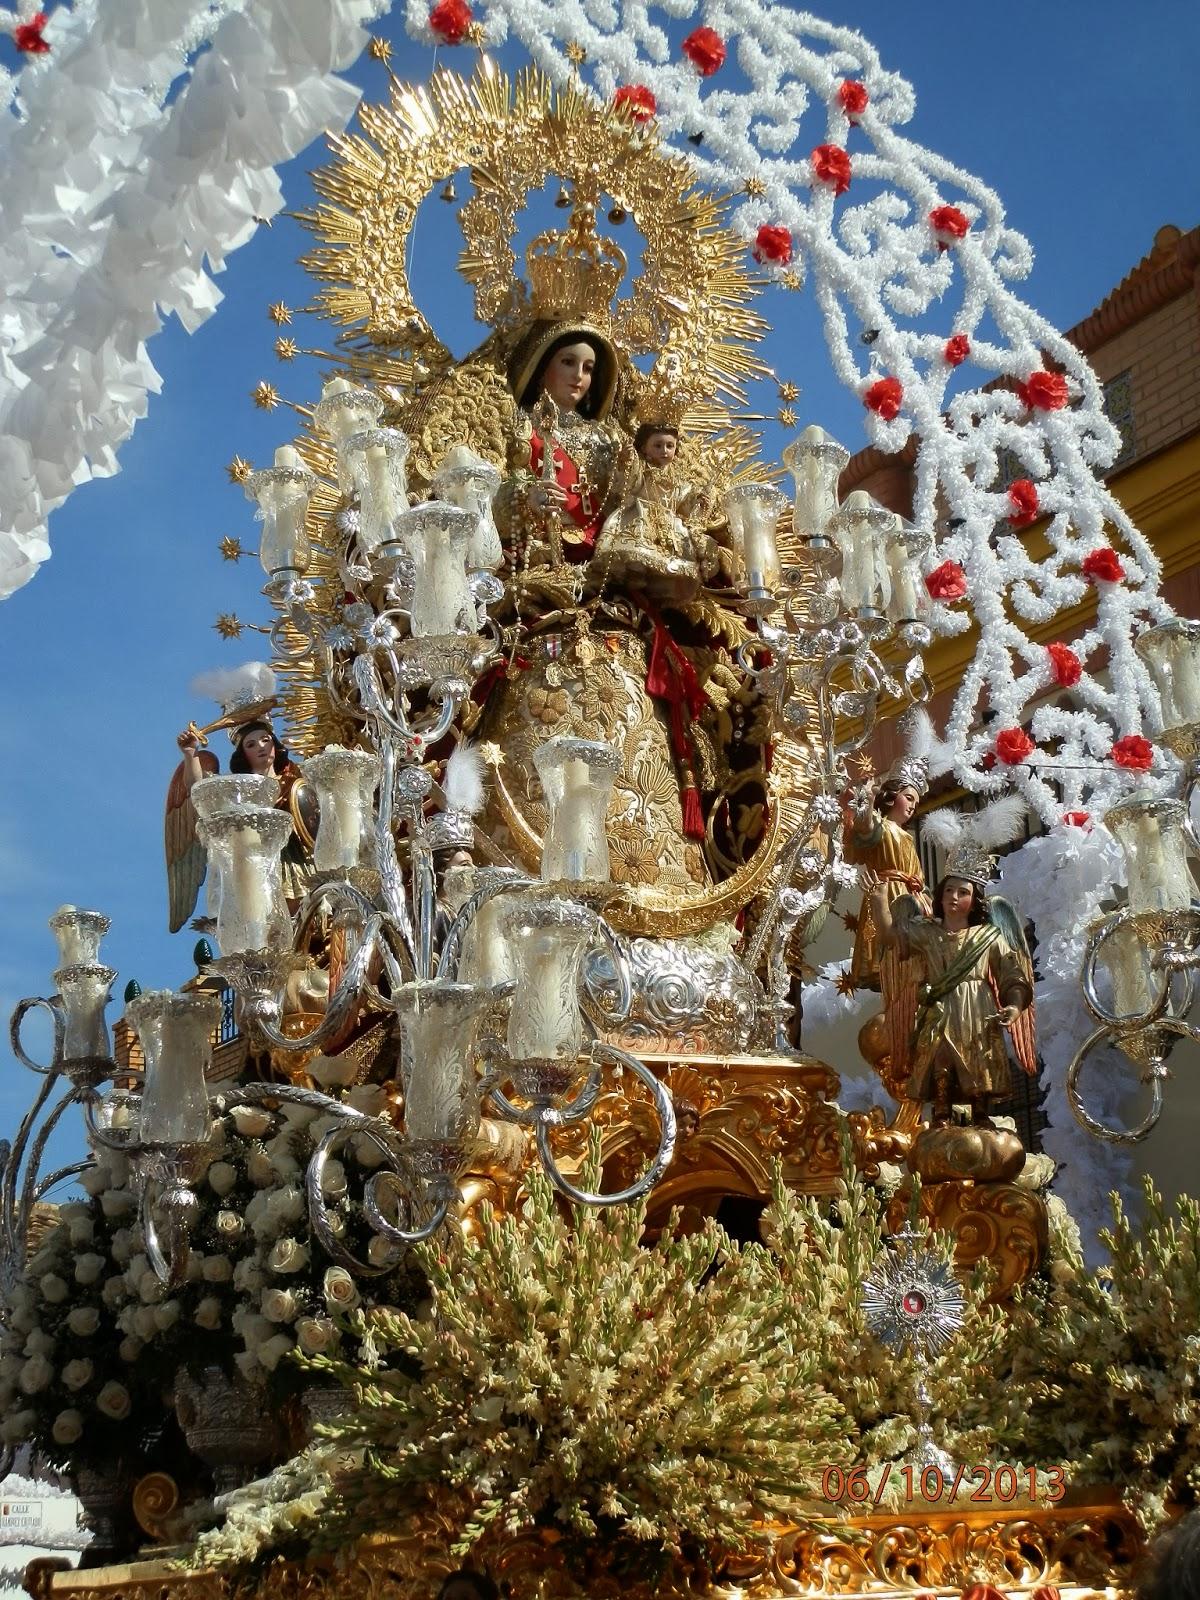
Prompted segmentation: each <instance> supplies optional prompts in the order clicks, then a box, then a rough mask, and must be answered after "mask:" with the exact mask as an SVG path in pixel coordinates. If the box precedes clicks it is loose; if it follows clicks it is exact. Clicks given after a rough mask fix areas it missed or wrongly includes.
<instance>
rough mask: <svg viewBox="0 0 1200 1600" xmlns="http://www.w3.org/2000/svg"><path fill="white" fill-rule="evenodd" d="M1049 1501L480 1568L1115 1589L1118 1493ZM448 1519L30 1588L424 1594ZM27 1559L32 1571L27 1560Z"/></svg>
mask: <svg viewBox="0 0 1200 1600" xmlns="http://www.w3.org/2000/svg"><path fill="white" fill-rule="evenodd" d="M1069 1498H1072V1499H1073V1500H1074V1503H1072V1504H1068V1503H1066V1502H1064V1503H1062V1504H1060V1505H1058V1506H1054V1507H1050V1508H1048V1509H1035V1508H1032V1507H1029V1506H1024V1507H1021V1506H1015V1505H1014V1506H997V1505H994V1506H991V1507H982V1506H981V1507H978V1508H971V1509H970V1510H966V1511H958V1510H955V1511H931V1510H929V1509H928V1508H924V1507H923V1508H922V1515H921V1516H920V1517H919V1518H917V1517H907V1518H906V1517H903V1516H899V1517H898V1516H871V1517H847V1518H846V1519H845V1521H844V1524H843V1525H842V1526H841V1527H840V1528H839V1529H838V1530H837V1532H821V1533H812V1532H798V1531H796V1530H788V1529H786V1528H780V1529H776V1530H773V1531H774V1533H775V1538H774V1541H773V1544H772V1545H771V1547H770V1548H769V1550H767V1549H764V1552H763V1553H762V1554H759V1555H757V1556H744V1557H739V1558H736V1559H731V1560H729V1561H727V1562H726V1563H725V1564H724V1566H723V1567H722V1568H721V1569H720V1570H719V1571H718V1572H717V1573H716V1574H715V1576H714V1577H713V1580H712V1582H711V1583H708V1582H707V1581H706V1580H705V1579H704V1578H703V1576H702V1575H701V1574H700V1573H689V1574H686V1575H678V1574H677V1575H674V1576H672V1575H667V1576H665V1577H661V1578H656V1579H655V1580H653V1581H645V1582H638V1581H634V1580H632V1579H631V1578H630V1577H629V1575H628V1574H625V1573H622V1574H620V1575H618V1574H613V1573H608V1572H606V1571H604V1570H603V1565H602V1563H603V1556H604V1552H603V1551H602V1550H601V1549H600V1548H599V1547H597V1551H596V1556H597V1570H596V1571H594V1572H592V1573H590V1574H588V1575H587V1576H586V1577H584V1576H582V1575H581V1574H579V1572H578V1571H577V1570H573V1569H572V1568H571V1566H570V1565H569V1563H568V1561H567V1558H566V1554H565V1549H564V1546H563V1544H562V1542H561V1540H560V1539H559V1538H558V1537H557V1536H556V1535H554V1534H552V1533H546V1532H540V1531H539V1532H537V1533H532V1534H529V1535H527V1536H525V1537H522V1538H519V1539H507V1540H503V1541H497V1542H494V1543H492V1544H490V1545H488V1546H487V1547H486V1548H481V1550H480V1552H479V1557H478V1560H477V1561H476V1563H475V1567H476V1570H477V1571H478V1570H484V1571H486V1572H487V1573H488V1574H489V1576H490V1577H491V1578H492V1579H493V1581H495V1582H496V1583H498V1584H499V1585H500V1587H501V1591H502V1593H504V1594H506V1595H507V1596H509V1597H510V1600H617V1597H620V1600H652V1597H656V1600H686V1597H690V1596H695V1595H699V1594H709V1595H711V1596H713V1597H714V1600H735V1597H736V1600H777V1597H782V1596H784V1595H797V1594H808V1595H831V1596H838V1597H840V1600H901V1597H905V1600H914V1596H916V1595H917V1594H924V1595H936V1596H951V1595H952V1596H955V1597H957V1596H959V1595H961V1593H962V1592H963V1590H965V1589H968V1588H970V1587H971V1586H972V1585H973V1584H991V1585H993V1586H994V1587H995V1588H996V1589H998V1590H999V1591H1000V1593H1001V1594H1003V1595H1004V1596H1006V1597H1009V1600H1016V1597H1018V1596H1020V1597H1026V1596H1031V1595H1032V1594H1033V1592H1034V1590H1036V1589H1037V1588H1038V1587H1039V1586H1042V1585H1047V1584H1052V1585H1054V1586H1055V1587H1056V1588H1057V1590H1058V1592H1059V1595H1060V1596H1061V1600H1100V1597H1101V1596H1104V1597H1106V1600H1114V1597H1115V1596H1119V1595H1121V1594H1124V1593H1127V1592H1128V1591H1129V1588H1130V1584H1131V1581H1132V1577H1133V1573H1134V1568H1135V1565H1136V1562H1137V1560H1138V1558H1139V1557H1140V1555H1141V1552H1142V1543H1141V1539H1140V1536H1139V1534H1138V1531H1137V1528H1136V1525H1135V1524H1134V1522H1133V1521H1132V1519H1131V1518H1130V1516H1129V1514H1128V1513H1127V1512H1126V1511H1125V1510H1124V1509H1123V1508H1122V1507H1121V1505H1120V1503H1119V1499H1118V1497H1117V1495H1116V1494H1115V1492H1114V1493H1111V1494H1110V1493H1101V1492H1100V1491H1096V1492H1094V1493H1093V1495H1092V1496H1091V1498H1090V1499H1089V1500H1087V1501H1086V1502H1085V1501H1083V1500H1082V1499H1080V1498H1078V1497H1069ZM453 1538H454V1533H453V1529H451V1528H449V1527H448V1526H447V1525H446V1523H445V1522H443V1521H440V1520H438V1521H435V1520H434V1519H432V1518H431V1519H430V1521H429V1522H428V1523H427V1525H426V1526H425V1527H423V1528H422V1529H420V1530H418V1531H414V1532H413V1533H411V1534H408V1535H406V1536H404V1537H396V1538H379V1539H373V1540H371V1541H369V1542H367V1543H365V1544H364V1545H363V1546H361V1547H360V1548H359V1550H358V1552H357V1553H356V1554H355V1556H354V1557H353V1559H351V1560H350V1561H348V1562H347V1563H346V1564H345V1565H344V1566H339V1567H338V1568H337V1569H336V1570H334V1568H333V1567H332V1565H331V1564H329V1563H327V1562H321V1563H319V1564H316V1565H314V1566H312V1567H307V1566H304V1565H302V1564H300V1563H297V1562H279V1563H277V1564H275V1565H274V1566H272V1567H270V1568H268V1569H266V1570H265V1571H263V1572H261V1573H259V1574H258V1575H257V1577H256V1579H255V1580H254V1581H253V1582H249V1581H247V1583H246V1584H245V1586H242V1585H241V1584H239V1583H238V1582H237V1581H236V1580H234V1579H232V1578H230V1577H225V1576H223V1575H220V1574H218V1573H214V1572H184V1571H180V1570H179V1569H178V1568H177V1567H175V1566H173V1565H171V1564H170V1563H167V1562H164V1561H146V1562H141V1563H138V1564H135V1565H132V1566H123V1567H108V1568H98V1569H95V1570H93V1571H88V1572H61V1571H60V1572H52V1571H48V1570H46V1566H45V1564H39V1563H36V1562H35V1563H34V1564H33V1567H32V1568H31V1569H30V1572H29V1573H28V1574H27V1576H26V1586H27V1588H28V1589H29V1592H30V1594H31V1595H32V1596H33V1597H34V1600H436V1597H437V1595H438V1592H439V1590H440V1588H441V1586H442V1584H443V1583H444V1581H445V1579H446V1577H447V1576H448V1575H449V1574H450V1573H451V1572H454V1571H456V1570H457V1569H458V1568H459V1566H460V1562H459V1560H458V1559H457V1558H456V1557H454V1556H452V1555H451V1554H450V1545H451V1543H452V1542H453ZM34 1569H37V1570H34Z"/></svg>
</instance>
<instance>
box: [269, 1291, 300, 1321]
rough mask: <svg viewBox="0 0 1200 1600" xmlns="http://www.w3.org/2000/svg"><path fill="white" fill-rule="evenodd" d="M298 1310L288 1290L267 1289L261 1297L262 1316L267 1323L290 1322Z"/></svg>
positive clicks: (294, 1299) (293, 1296) (294, 1298)
mask: <svg viewBox="0 0 1200 1600" xmlns="http://www.w3.org/2000/svg"><path fill="white" fill-rule="evenodd" d="M299 1309H300V1307H299V1305H298V1304H297V1301H296V1296H295V1295H294V1294H293V1293H292V1291H291V1290H290V1289H268V1290H267V1292H266V1294H264V1295H263V1297H262V1314H263V1316H264V1317H266V1319H267V1321H268V1322H291V1321H292V1319H293V1318H294V1317H295V1315H296V1312H297V1311H298V1310H299Z"/></svg>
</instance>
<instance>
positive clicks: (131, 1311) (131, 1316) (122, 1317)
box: [117, 1306, 146, 1333]
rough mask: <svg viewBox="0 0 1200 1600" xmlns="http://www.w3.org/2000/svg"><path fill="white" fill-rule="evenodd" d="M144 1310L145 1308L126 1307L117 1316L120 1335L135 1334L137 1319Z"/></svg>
mask: <svg viewBox="0 0 1200 1600" xmlns="http://www.w3.org/2000/svg"><path fill="white" fill-rule="evenodd" d="M145 1309H146V1308H145V1306H126V1307H125V1309H124V1310H123V1311H121V1312H120V1313H119V1314H118V1316H117V1327H118V1328H120V1330H121V1332H122V1333H136V1332H137V1319H138V1317H139V1316H140V1314H141V1313H142V1312H143V1311H144V1310H145Z"/></svg>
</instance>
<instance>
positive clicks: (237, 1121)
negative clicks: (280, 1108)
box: [229, 1106, 275, 1139]
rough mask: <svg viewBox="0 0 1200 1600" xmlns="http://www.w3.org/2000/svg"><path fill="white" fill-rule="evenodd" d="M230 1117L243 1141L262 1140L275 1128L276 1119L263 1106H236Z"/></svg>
mask: <svg viewBox="0 0 1200 1600" xmlns="http://www.w3.org/2000/svg"><path fill="white" fill-rule="evenodd" d="M229 1115H230V1116H231V1117H232V1118H233V1125H234V1127H235V1128H236V1129H237V1131H238V1132H239V1133H240V1134H241V1136H242V1138H243V1139H261V1138H262V1136H263V1134H264V1133H269V1132H270V1130H271V1129H272V1128H273V1127H274V1126H275V1118H274V1117H273V1116H272V1115H271V1113H270V1112H269V1111H264V1110H263V1109H262V1107H261V1106H234V1108H233V1110H232V1111H231V1112H230V1113H229Z"/></svg>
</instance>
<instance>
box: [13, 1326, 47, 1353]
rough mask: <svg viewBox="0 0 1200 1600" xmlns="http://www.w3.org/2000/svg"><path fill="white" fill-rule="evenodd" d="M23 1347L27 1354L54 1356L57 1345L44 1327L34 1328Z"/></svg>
mask: <svg viewBox="0 0 1200 1600" xmlns="http://www.w3.org/2000/svg"><path fill="white" fill-rule="evenodd" d="M21 1348H22V1350H23V1351H24V1353H25V1354H26V1355H27V1356H52V1355H53V1354H54V1348H55V1346H54V1340H53V1339H52V1338H51V1337H50V1335H49V1334H48V1333H47V1332H46V1330H45V1329H44V1328H34V1329H32V1331H31V1332H30V1334H29V1337H28V1338H27V1339H26V1341H25V1343H24V1344H23V1345H22V1346H21Z"/></svg>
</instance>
